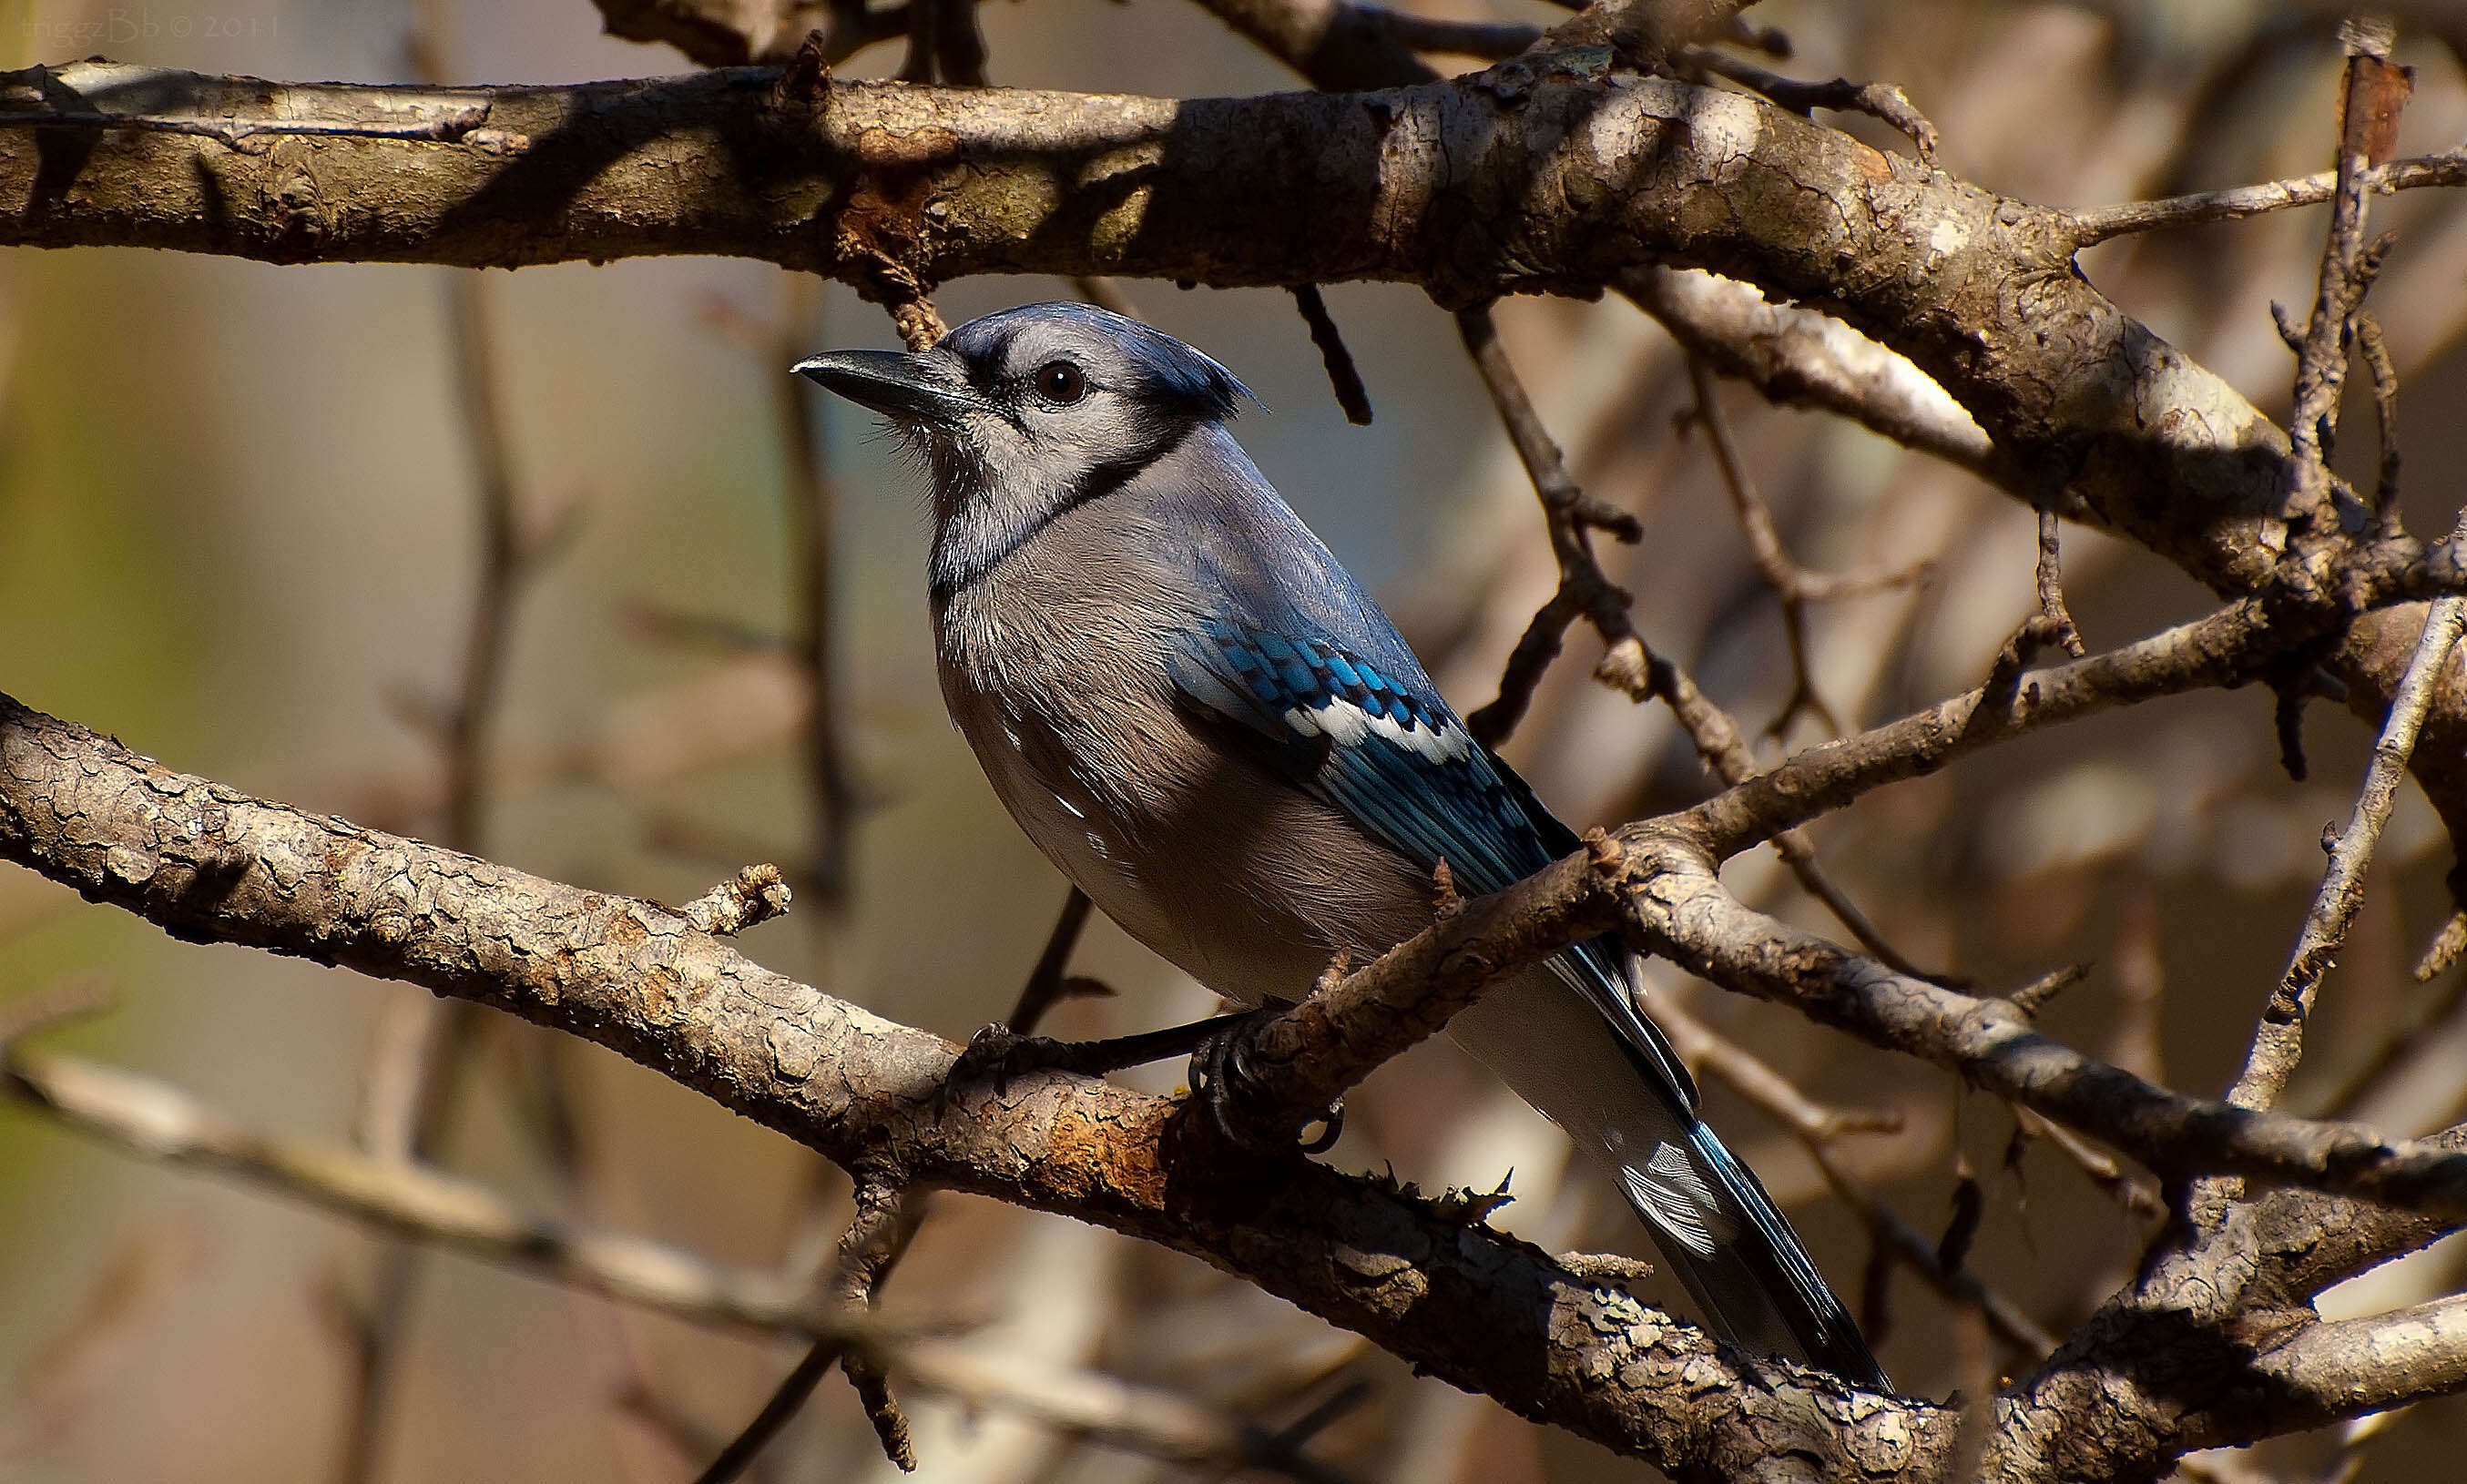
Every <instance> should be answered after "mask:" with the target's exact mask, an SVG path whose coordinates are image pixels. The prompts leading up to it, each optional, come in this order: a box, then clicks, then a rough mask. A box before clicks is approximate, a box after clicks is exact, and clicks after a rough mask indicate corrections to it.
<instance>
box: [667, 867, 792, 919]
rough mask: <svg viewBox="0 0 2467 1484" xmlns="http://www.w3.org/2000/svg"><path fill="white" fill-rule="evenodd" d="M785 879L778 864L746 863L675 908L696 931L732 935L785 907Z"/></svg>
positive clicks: (787, 894)
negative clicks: (747, 864)
mask: <svg viewBox="0 0 2467 1484" xmlns="http://www.w3.org/2000/svg"><path fill="white" fill-rule="evenodd" d="M791 895H792V894H791V893H790V891H789V889H788V883H787V880H786V877H785V875H784V874H783V873H782V872H781V869H780V867H779V866H773V865H771V864H770V863H769V862H764V863H763V864H761V865H759V866H747V867H745V868H744V869H743V870H741V871H738V872H737V873H736V875H735V876H732V877H730V878H729V879H728V880H726V881H723V882H721V883H720V884H719V885H718V886H715V887H713V888H711V889H710V890H709V891H706V892H704V893H703V894H702V895H700V896H698V897H695V898H694V899H693V900H692V901H690V902H688V903H687V904H686V905H685V906H684V907H682V908H679V909H678V910H677V915H678V916H680V917H683V918H684V919H685V920H686V921H688V922H690V923H692V924H693V925H694V928H695V929H696V930H697V931H698V932H703V933H711V934H712V935H713V936H714V937H733V936H735V935H736V934H737V933H742V932H744V931H745V930H746V929H748V928H751V927H755V926H758V925H759V924H761V923H766V922H769V921H770V920H771V919H772V918H774V917H778V916H781V915H782V914H784V913H785V912H786V911H788V905H789V902H790V900H791Z"/></svg>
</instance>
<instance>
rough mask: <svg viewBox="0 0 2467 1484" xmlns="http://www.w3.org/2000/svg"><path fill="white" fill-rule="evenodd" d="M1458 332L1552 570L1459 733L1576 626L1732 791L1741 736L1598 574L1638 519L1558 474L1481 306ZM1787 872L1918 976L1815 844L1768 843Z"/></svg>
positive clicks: (1517, 704) (1742, 756)
mask: <svg viewBox="0 0 2467 1484" xmlns="http://www.w3.org/2000/svg"><path fill="white" fill-rule="evenodd" d="M1457 328H1458V333H1459V334H1460V336H1461V337H1462V339H1463V341H1464V345H1465V350H1466V352H1467V353H1468V354H1469V355H1471V356H1472V357H1473V362H1474V367H1475V369H1476V370H1477V371H1480V372H1481V373H1482V384H1483V385H1484V386H1485V387H1486V388H1487V389H1488V390H1489V392H1490V397H1491V403H1492V405H1493V406H1494V407H1496V408H1497V409H1498V411H1499V416H1500V420H1501V422H1503V423H1504V424H1505V426H1506V429H1507V435H1508V440H1509V442H1510V443H1512V444H1513V445H1514V446H1515V449H1516V456H1517V459H1518V461H1520V462H1522V463H1523V464H1524V465H1525V472H1526V476H1527V477H1528V479H1530V480H1531V481H1532V483H1533V492H1534V494H1535V496H1536V497H1537V498H1538V499H1539V500H1540V501H1541V503H1542V513H1543V520H1544V524H1545V527H1546V528H1547V529H1548V531H1549V534H1550V552H1551V555H1552V557H1553V558H1554V559H1555V560H1556V562H1557V563H1558V567H1559V587H1558V590H1557V591H1556V592H1554V593H1553V594H1551V596H1550V601H1548V602H1546V603H1544V604H1543V605H1542V608H1541V610H1540V611H1539V612H1537V613H1535V614H1534V616H1533V621H1532V622H1531V623H1530V624H1528V626H1527V628H1526V630H1525V634H1524V636H1523V637H1522V638H1520V639H1519V640H1517V641H1516V647H1515V649H1514V650H1512V651H1511V652H1510V653H1509V655H1508V657H1507V664H1506V666H1505V669H1504V670H1503V671H1502V673H1501V675H1500V681H1499V697H1498V699H1496V700H1494V701H1492V702H1491V703H1490V704H1489V705H1487V706H1483V707H1482V708H1478V709H1477V710H1475V711H1474V713H1473V714H1472V715H1470V716H1468V717H1466V718H1465V726H1466V728H1467V730H1469V731H1472V732H1473V734H1474V735H1475V736H1476V737H1478V738H1480V739H1481V740H1482V744H1483V745H1484V746H1486V747H1495V746H1497V745H1498V744H1499V743H1500V742H1502V741H1504V740H1505V738H1506V737H1507V735H1508V733H1509V732H1511V731H1514V730H1515V728H1516V723H1517V722H1518V721H1519V720H1520V719H1522V717H1523V716H1524V714H1525V708H1527V707H1528V705H1530V704H1531V701H1532V698H1533V692H1534V689H1535V687H1537V686H1540V684H1541V682H1542V677H1543V675H1544V674H1545V673H1547V672H1548V670H1549V669H1550V662H1551V661H1553V660H1555V659H1557V658H1558V655H1559V646H1560V643H1561V641H1562V640H1563V638H1564V636H1565V635H1566V633H1567V629H1568V625H1570V624H1571V623H1573V622H1574V621H1575V620H1576V619H1577V618H1583V619H1585V620H1586V621H1587V622H1588V623H1590V624H1591V625H1593V628H1594V632H1595V633H1596V634H1597V635H1599V636H1600V638H1601V641H1602V644H1603V653H1602V658H1601V660H1600V662H1599V663H1597V664H1596V665H1595V667H1594V678H1595V679H1596V680H1597V681H1599V682H1601V683H1602V684H1603V685H1606V686H1611V687H1612V688H1614V689H1616V690H1619V691H1621V692H1623V693H1624V694H1626V696H1627V697H1628V698H1629V699H1630V700H1632V701H1637V702H1642V701H1645V700H1647V699H1654V700H1660V701H1662V702H1664V704H1665V705H1667V706H1668V707H1669V708H1670V711H1671V714H1672V715H1673V716H1675V717H1677V718H1678V720H1679V725H1680V728H1681V730H1682V731H1686V733H1687V736H1688V740H1689V741H1690V742H1692V743H1693V744H1694V745H1695V748H1696V752H1697V755H1698V756H1700V757H1702V758H1703V759H1704V760H1705V762H1706V765H1707V766H1708V767H1709V768H1711V769H1712V770H1713V771H1714V773H1715V775H1716V776H1719V777H1720V778H1721V779H1722V780H1723V781H1724V782H1726V783H1731V784H1737V783H1739V782H1742V781H1744V780H1745V779H1747V778H1748V777H1749V776H1753V775H1754V772H1755V754H1754V753H1752V752H1751V751H1750V750H1749V748H1748V745H1747V742H1746V740H1745V739H1744V738H1743V737H1742V736H1741V735H1740V733H1739V728H1738V723H1737V722H1736V721H1734V720H1732V719H1731V715H1730V713H1729V712H1727V711H1725V710H1723V709H1722V708H1720V707H1719V706H1716V705H1715V704H1714V703H1713V702H1712V701H1711V700H1710V699H1709V698H1708V697H1707V696H1706V695H1705V693H1704V692H1703V691H1701V690H1699V689H1698V688H1697V686H1696V683H1695V682H1694V681H1692V680H1690V679H1689V678H1688V677H1687V675H1686V672H1685V671H1683V670H1681V669H1680V668H1679V666H1677V665H1676V664H1673V663H1670V662H1669V661H1668V660H1666V659H1664V658H1663V657H1661V656H1659V655H1657V654H1655V653H1654V652H1653V651H1652V650H1651V649H1650V648H1649V647H1647V646H1646V644H1645V642H1644V640H1643V637H1642V636H1641V635H1639V634H1638V633H1637V632H1636V626H1635V624H1634V622H1633V621H1632V620H1631V619H1630V618H1629V617H1628V611H1627V609H1628V595H1627V594H1626V593H1625V592H1624V591H1622V590H1621V589H1620V588H1619V587H1618V585H1616V584H1615V583H1613V582H1612V581H1611V580H1610V578H1609V577H1608V576H1607V575H1606V574H1604V573H1603V572H1602V569H1601V564H1600V562H1599V561H1598V560H1597V559H1596V557H1595V555H1594V548H1593V538H1592V534H1591V533H1592V531H1594V530H1596V529H1600V530H1608V531H1610V532H1611V533H1612V534H1613V535H1615V536H1617V537H1618V539H1620V540H1622V541H1628V542H1634V541H1637V540H1640V539H1641V538H1642V536H1643V527H1642V525H1641V523H1640V522H1638V521H1637V519H1636V517H1634V516H1633V515H1629V514H1627V513H1626V512H1625V511H1621V510H1618V509H1616V508H1614V507H1612V506H1606V505H1603V504H1602V503H1601V502H1599V501H1596V500H1595V499H1593V498H1592V497H1591V496H1588V495H1587V494H1585V492H1584V491H1583V490H1582V489H1581V488H1579V487H1578V486H1577V484H1576V482H1575V480H1574V479H1573V477H1571V476H1570V474H1569V473H1568V466H1567V461H1566V460H1565V458H1564V457H1563V456H1562V455H1561V453H1560V451H1559V445H1558V444H1557V443H1556V442H1554V441H1552V439H1551V438H1550V432H1549V430H1548V429H1546V428H1544V427H1543V425H1542V419H1541V416H1540V415H1539V414H1537V413H1536V412H1535V411H1534V409H1533V401H1532V398H1531V397H1529V396H1528V395H1527V394H1526V392H1525V384H1524V382H1523V381H1522V380H1520V379H1519V378H1518V376H1517V374H1516V368H1515V366H1514V365H1513V364H1512V363H1511V362H1510V361H1509V360H1508V359H1507V351H1506V349H1505V347H1503V346H1501V345H1500V343H1499V331H1498V327H1497V326H1495V325H1494V324H1493V323H1492V320H1491V316H1490V311H1489V310H1488V309H1487V308H1471V309H1464V310H1460V311H1459V312H1458V315H1457ZM1774 848H1775V850H1776V851H1777V853H1778V854H1779V855H1780V856H1781V858H1782V859H1783V860H1784V861H1785V862H1786V863H1788V865H1789V866H1790V868H1791V872H1792V874H1793V875H1795V876H1797V877H1798V878H1799V885H1800V886H1802V887H1804V888H1806V889H1807V892H1808V894H1809V895H1811V896H1813V897H1815V898H1816V899H1817V900H1818V901H1820V902H1822V903H1823V904H1824V906H1825V908H1826V910H1827V911H1831V912H1832V913H1833V914H1834V916H1835V917H1836V918H1838V919H1839V920H1840V921H1841V923H1842V925H1843V926H1844V927H1845V928H1847V929H1848V930H1849V931H1850V933H1851V935H1852V936H1853V937H1855V938H1857V939H1858V940H1859V943H1860V946H1861V947H1863V948H1865V949H1867V951H1868V952H1869V953H1871V954H1874V955H1875V956H1877V957H1879V958H1882V959H1884V960H1885V961H1886V962H1887V963H1890V964H1891V965H1892V966H1893V967H1894V968H1895V969H1897V970H1900V971H1901V972H1903V973H1906V974H1910V975H1912V976H1915V977H1919V978H1926V977H1927V976H1926V974H1925V971H1923V970H1921V969H1919V968H1917V967H1916V966H1915V965H1913V964H1912V963H1911V962H1910V961H1909V960H1908V959H1906V958H1904V957H1903V956H1901V955H1900V954H1899V953H1897V952H1896V951H1895V950H1894V949H1893V947H1892V946H1891V945H1890V943H1888V942H1886V941H1885V939H1884V936H1883V934H1882V933H1878V932H1877V931H1876V928H1875V926H1874V924H1872V923H1870V922H1869V921H1868V920H1867V914H1866V913H1864V912H1862V911H1860V910H1859V908H1858V907H1857V905H1856V904H1854V903H1853V902H1851V900H1850V899H1849V897H1848V895H1847V894H1846V893H1845V892H1844V891H1843V890H1842V889H1841V888H1839V887H1837V886H1835V885H1834V884H1833V881H1832V879H1831V878H1830V877H1829V876H1827V875H1826V874H1825V872H1824V869H1823V867H1822V866H1820V865H1819V864H1818V862H1817V859H1816V849H1815V846H1813V845H1812V844H1810V843H1808V842H1807V840H1806V839H1805V838H1804V837H1803V836H1801V835H1799V834H1798V833H1797V832H1796V831H1790V832H1785V833H1784V834H1783V835H1782V836H1780V837H1778V838H1777V839H1776V840H1775V842H1774Z"/></svg>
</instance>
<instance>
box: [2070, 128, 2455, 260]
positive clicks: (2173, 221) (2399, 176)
mask: <svg viewBox="0 0 2467 1484" xmlns="http://www.w3.org/2000/svg"><path fill="white" fill-rule="evenodd" d="M2457 185H2467V148H2461V149H2453V150H2449V151H2447V152H2445V153H2442V154H2435V155H2423V156H2419V157H2417V158H2415V159H2410V160H2392V161H2391V162H2389V163H2388V165H2386V166H2383V167H2382V168H2381V169H2379V170H2377V171H2376V172H2375V173H2374V177H2373V179H2372V180H2371V181H2370V183H2369V189H2371V190H2373V191H2414V190H2420V189H2423V188H2425V187H2428V186H2431V187H2446V186H2457ZM2338 192H2339V173H2338V172H2337V171H2336V170H2323V171H2321V172H2320V173H2319V174H2314V175H2300V176H2297V178H2295V179H2293V180H2278V181H2272V182H2271V183H2269V184H2268V185H2262V186H2237V187H2234V188H2232V189H2230V190H2227V191H2203V192H2201V193H2200V194H2198V195H2184V196H2169V197H2166V198H2164V199H2162V200H2157V201H2128V202H2125V203H2124V204H2122V205H2120V206H2104V207H2096V208H2093V209H2089V210H2084V211H2076V212H2068V213H2066V214H2065V216H2066V219H2067V229H2068V233H2069V235H2070V236H2071V238H2072V241H2073V242H2074V244H2075V245H2076V246H2079V247H2088V246H2090V245H2091V244H2092V243H2094V242H2104V241H2106V240H2107V239H2108V238H2110V237H2116V236H2125V235H2126V234H2128V233H2135V232H2153V231H2157V230H2159V229H2161V228H2166V227H2193V226H2200V225H2202V224H2204V223H2207V222H2214V221H2232V220H2235V219H2238V218H2241V217H2246V216H2258V215H2261V214H2263V213H2266V212H2277V211H2285V210H2286V209H2288V208H2289V207H2295V206H2319V205H2320V204H2321V203H2322V202H2324V201H2328V200H2331V199H2332V198H2334V197H2335V196H2336V195H2337V194H2338Z"/></svg>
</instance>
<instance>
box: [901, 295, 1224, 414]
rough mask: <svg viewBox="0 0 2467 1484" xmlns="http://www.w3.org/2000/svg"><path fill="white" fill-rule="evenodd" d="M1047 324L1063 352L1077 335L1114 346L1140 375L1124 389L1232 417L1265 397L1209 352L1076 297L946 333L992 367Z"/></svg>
mask: <svg viewBox="0 0 2467 1484" xmlns="http://www.w3.org/2000/svg"><path fill="white" fill-rule="evenodd" d="M1039 331H1043V332H1045V333H1046V334H1050V335H1052V336H1053V338H1054V340H1055V342H1056V344H1055V345H1054V348H1053V349H1056V350H1057V351H1059V350H1063V349H1071V348H1072V347H1073V344H1074V343H1075V342H1079V343H1084V349H1087V350H1089V351H1097V350H1100V349H1110V350H1111V351H1112V352H1113V355H1112V356H1110V357H1108V359H1109V360H1115V361H1117V362H1118V363H1120V364H1121V365H1123V367H1124V369H1127V370H1128V371H1131V372H1132V374H1133V375H1134V376H1135V377H1136V378H1137V385H1136V386H1135V387H1128V388H1124V389H1123V390H1124V391H1128V392H1133V393H1136V394H1140V395H1143V396H1145V397H1148V398H1152V399H1155V400H1159V401H1164V402H1167V403H1171V404H1175V405H1177V406H1179V407H1181V408H1183V409H1185V410H1187V411H1188V412H1190V413H1193V414H1195V415H1198V416H1206V417H1213V418H1218V419H1223V418H1227V417H1232V416H1234V414H1235V413H1237V412H1238V411H1240V409H1241V404H1242V403H1243V402H1244V401H1246V400H1247V401H1251V402H1254V403H1256V402H1257V401H1258V397H1256V395H1254V394H1253V393H1252V391H1251V389H1250V388H1249V387H1246V386H1244V385H1242V383H1241V381H1240V380H1239V379H1238V378H1236V377H1235V376H1234V374H1233V372H1232V371H1227V370H1226V369H1225V368H1224V367H1222V366H1220V365H1218V364H1217V363H1216V361H1215V359H1214V358H1213V357H1211V356H1210V355H1208V354H1207V353H1205V352H1204V351H1200V350H1195V349H1191V348H1190V347H1189V346H1187V345H1184V344H1183V343H1182V342H1181V341H1179V340H1176V339H1174V338H1173V337H1172V336H1171V335H1168V334H1166V332H1165V331H1163V330H1160V329H1157V328H1155V327H1153V326H1146V325H1143V324H1141V323H1140V322H1139V321H1137V320H1129V319H1124V318H1123V317H1122V316H1120V315H1119V314H1116V313H1114V312H1113V311H1112V310H1110V309H1099V308H1098V307H1097V306H1096V305H1095V304H1079V303H1077V302H1075V301H1072V300H1053V301H1050V302H1048V303H1045V304H1019V305H1017V306H1015V307H1012V308H1008V309H998V310H996V311H994V312H993V313H991V314H987V315H982V316H980V317H978V318H976V319H973V320H970V321H969V322H968V323H966V324H965V325H962V326H960V327H959V328H957V329H955V330H953V331H951V332H950V333H949V334H947V335H945V336H943V337H942V341H941V349H947V350H949V351H951V352H952V353H954V354H956V355H958V356H959V357H960V359H961V360H962V361H963V362H965V363H966V364H967V366H968V367H969V369H970V371H971V372H972V373H977V372H990V371H995V370H998V369H999V368H1001V367H1002V366H1003V365H1004V363H1005V362H1006V361H1007V360H1008V359H1009V356H1010V349H1011V346H1012V344H1013V342H1015V341H1017V340H1018V339H1019V338H1020V337H1021V336H1023V335H1028V334H1031V333H1036V332H1039ZM1040 349H1043V348H1042V347H1040Z"/></svg>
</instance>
